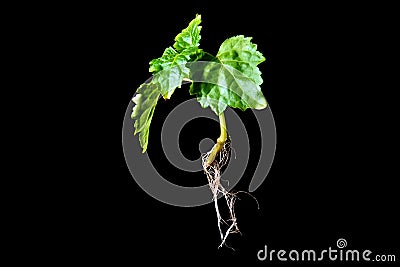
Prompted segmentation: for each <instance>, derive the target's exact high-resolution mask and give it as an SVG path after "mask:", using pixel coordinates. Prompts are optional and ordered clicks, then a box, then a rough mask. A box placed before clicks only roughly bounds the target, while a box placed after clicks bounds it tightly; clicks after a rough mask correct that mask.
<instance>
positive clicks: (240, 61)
mask: <svg viewBox="0 0 400 267" xmlns="http://www.w3.org/2000/svg"><path fill="white" fill-rule="evenodd" d="M200 23H201V16H200V15H196V18H195V19H194V20H192V21H191V22H190V23H189V26H188V27H187V28H186V29H184V30H183V31H182V32H181V33H179V34H178V35H177V36H176V37H175V43H174V44H173V46H172V47H168V48H166V49H165V51H164V53H163V54H162V56H161V57H160V58H157V59H153V60H152V61H150V68H149V71H150V72H151V73H153V77H152V79H151V80H150V81H149V82H146V83H144V84H142V85H141V86H140V87H139V88H138V89H137V91H136V95H135V97H134V98H133V99H132V101H133V102H134V103H135V106H134V108H133V112H132V119H133V120H135V123H134V127H135V132H134V134H135V135H136V134H139V141H140V145H141V147H142V149H143V150H142V152H143V153H145V152H146V150H147V146H148V139H149V130H150V124H151V120H152V117H153V114H154V111H155V107H156V105H157V102H158V99H159V98H160V96H162V97H163V98H164V99H170V98H171V96H172V95H173V93H174V92H175V89H176V88H180V87H181V85H182V83H185V82H189V83H191V85H190V90H189V92H190V94H191V95H194V96H195V97H196V98H197V101H198V102H199V103H200V105H201V106H202V107H203V108H208V107H209V108H211V109H212V111H214V112H215V114H216V115H217V116H218V117H219V122H220V131H221V132H220V136H219V138H218V139H217V141H216V143H215V145H214V146H213V148H212V149H211V150H210V151H209V152H207V153H205V154H203V155H202V165H203V170H204V173H205V174H206V176H207V180H208V184H209V186H210V189H211V192H212V194H213V201H214V206H215V210H216V213H217V219H218V229H219V233H220V237H221V244H220V246H222V245H224V244H225V241H226V238H227V237H228V235H229V234H230V233H237V232H239V228H238V226H237V222H236V216H235V212H234V204H235V199H236V194H237V193H232V192H228V191H227V190H226V189H225V188H224V187H223V186H222V184H221V182H220V178H221V168H222V167H223V166H224V165H226V163H227V162H228V160H229V157H230V151H231V140H230V137H229V135H228V132H227V129H226V122H225V116H224V111H225V109H226V108H227V107H228V106H230V107H232V108H239V109H241V110H246V109H248V108H253V109H264V108H265V107H266V106H267V101H266V99H265V97H264V95H263V94H262V92H261V88H260V85H261V84H262V82H263V80H262V78H261V72H260V70H259V69H258V67H257V65H258V64H260V63H261V62H263V61H265V58H264V56H263V55H262V54H261V53H260V52H259V51H257V45H255V44H253V43H252V42H251V37H244V36H243V35H238V36H234V37H231V38H228V39H227V40H225V41H224V42H223V43H222V44H221V46H220V48H219V51H218V53H217V54H216V55H215V56H214V55H212V54H210V53H207V52H205V51H203V50H202V49H200V48H199V45H200V38H201V36H200V30H201V26H199V25H200ZM221 195H222V196H223V197H224V199H225V201H226V204H227V207H228V209H229V218H228V219H227V220H224V219H223V218H222V217H221V214H220V211H219V207H218V197H219V196H221ZM221 224H226V226H227V229H226V231H223V230H222V227H221Z"/></svg>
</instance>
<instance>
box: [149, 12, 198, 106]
mask: <svg viewBox="0 0 400 267" xmlns="http://www.w3.org/2000/svg"><path fill="white" fill-rule="evenodd" d="M200 22H201V16H200V15H197V16H196V18H195V19H194V20H192V21H191V22H190V23H189V26H188V27H187V28H186V29H184V30H183V31H182V32H181V33H180V34H178V35H177V36H176V37H175V43H174V48H175V49H174V48H172V47H168V48H167V49H165V51H164V53H163V55H162V56H161V57H160V58H157V59H153V60H152V61H150V68H149V71H150V72H153V73H155V74H156V73H159V72H161V71H163V72H164V73H162V74H161V75H159V76H158V77H157V78H156V82H158V83H160V90H161V93H162V95H163V97H164V99H169V98H170V97H171V95H172V94H173V93H174V91H175V89H176V88H177V87H180V85H181V84H182V80H183V79H184V78H189V69H188V68H187V67H186V66H185V64H186V63H187V62H192V61H195V60H198V59H199V58H201V56H202V55H203V51H202V50H201V49H199V48H198V46H199V44H200V43H199V42H200V30H201V26H199V24H200Z"/></svg>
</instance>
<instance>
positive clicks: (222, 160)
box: [202, 139, 240, 247]
mask: <svg viewBox="0 0 400 267" xmlns="http://www.w3.org/2000/svg"><path fill="white" fill-rule="evenodd" d="M230 151H231V142H230V140H229V139H228V140H226V142H225V143H224V146H223V148H222V149H221V151H220V152H219V153H218V155H217V157H216V158H215V160H214V161H213V162H212V163H211V164H210V165H208V164H207V159H208V156H209V155H210V152H208V153H205V154H203V155H202V163H203V169H204V173H205V174H206V175H207V179H208V184H209V186H210V189H211V192H212V194H213V200H214V207H215V211H216V213H217V221H218V222H217V223H218V230H219V233H220V237H221V244H220V245H219V247H222V245H226V243H225V242H226V238H227V237H228V235H229V234H231V233H240V231H239V228H238V226H237V223H236V216H235V210H234V204H235V200H236V194H235V193H230V192H228V191H227V190H226V189H225V188H224V187H223V185H222V184H221V169H222V167H223V166H224V165H225V164H226V163H227V162H228V160H229V156H230ZM219 194H222V196H223V197H224V198H225V201H226V205H227V207H228V210H229V218H228V219H227V220H224V219H223V218H222V217H221V213H220V211H219V207H218V196H219ZM222 223H224V224H225V225H226V226H227V227H228V229H227V230H226V231H225V232H224V231H223V230H222V227H221V224H222Z"/></svg>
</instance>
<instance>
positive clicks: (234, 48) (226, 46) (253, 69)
mask: <svg viewBox="0 0 400 267" xmlns="http://www.w3.org/2000/svg"><path fill="white" fill-rule="evenodd" d="M251 39H252V38H251V37H244V36H243V35H239V36H235V37H231V38H229V39H226V40H225V41H224V42H223V43H222V44H221V46H220V48H219V51H218V54H217V58H218V60H219V61H220V62H221V63H222V64H225V65H229V66H231V67H233V68H235V69H237V70H239V71H240V72H242V73H243V74H244V75H246V76H247V77H249V78H250V79H252V80H253V81H254V82H255V83H256V84H257V85H261V84H262V83H263V80H262V78H261V72H260V70H259V69H258V67H257V65H258V64H260V63H262V62H264V61H265V57H264V56H263V55H262V54H261V52H259V51H257V45H256V44H253V43H252V42H251Z"/></svg>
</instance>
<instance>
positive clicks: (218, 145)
mask: <svg viewBox="0 0 400 267" xmlns="http://www.w3.org/2000/svg"><path fill="white" fill-rule="evenodd" d="M219 125H220V128H221V134H220V136H219V137H218V139H217V143H216V144H215V145H214V146H213V148H212V149H211V151H210V154H209V156H208V159H207V165H210V164H211V163H212V162H213V161H214V160H215V157H216V156H217V155H218V153H219V152H220V151H221V149H222V148H223V147H224V144H225V142H226V139H227V138H228V134H227V132H226V121H225V115H224V113H223V112H222V113H221V115H219Z"/></svg>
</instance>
